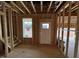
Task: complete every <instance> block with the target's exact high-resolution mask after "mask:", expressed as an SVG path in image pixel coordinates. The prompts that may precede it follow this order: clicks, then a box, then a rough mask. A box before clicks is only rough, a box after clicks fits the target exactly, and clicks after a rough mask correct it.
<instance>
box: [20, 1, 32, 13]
mask: <svg viewBox="0 0 79 59" xmlns="http://www.w3.org/2000/svg"><path fill="white" fill-rule="evenodd" d="M20 3H21V4H22V5H23V7H24V8H25V9H26V10H27V11H28V13H29V14H31V12H30V11H29V9H28V8H27V6H25V4H24V3H23V2H22V1H20Z"/></svg>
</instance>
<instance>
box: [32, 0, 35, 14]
mask: <svg viewBox="0 0 79 59" xmlns="http://www.w3.org/2000/svg"><path fill="white" fill-rule="evenodd" d="M31 5H32V7H33V10H34V12H35V13H36V9H35V6H34V4H33V2H32V1H31Z"/></svg>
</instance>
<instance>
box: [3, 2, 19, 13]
mask: <svg viewBox="0 0 79 59" xmlns="http://www.w3.org/2000/svg"><path fill="white" fill-rule="evenodd" d="M4 3H5V6H7V7H8V8H11V10H12V11H15V12H16V13H18V11H17V10H15V9H13V8H12V7H11V6H10V5H9V4H8V3H6V2H4Z"/></svg>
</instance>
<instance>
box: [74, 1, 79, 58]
mask: <svg viewBox="0 0 79 59" xmlns="http://www.w3.org/2000/svg"><path fill="white" fill-rule="evenodd" d="M77 5H78V10H77V24H76V25H77V28H76V39H75V47H74V57H77V53H78V42H79V32H78V31H79V2H78V4H77Z"/></svg>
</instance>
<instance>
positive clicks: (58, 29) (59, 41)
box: [58, 13, 61, 47]
mask: <svg viewBox="0 0 79 59" xmlns="http://www.w3.org/2000/svg"><path fill="white" fill-rule="evenodd" d="M60 17H61V14H60V13H59V19H58V22H59V23H58V26H59V27H58V47H59V45H60V20H61V18H60Z"/></svg>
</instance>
